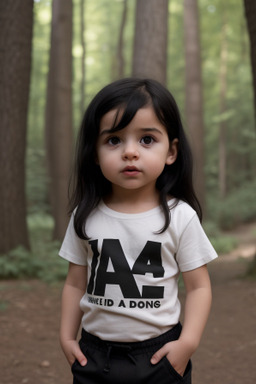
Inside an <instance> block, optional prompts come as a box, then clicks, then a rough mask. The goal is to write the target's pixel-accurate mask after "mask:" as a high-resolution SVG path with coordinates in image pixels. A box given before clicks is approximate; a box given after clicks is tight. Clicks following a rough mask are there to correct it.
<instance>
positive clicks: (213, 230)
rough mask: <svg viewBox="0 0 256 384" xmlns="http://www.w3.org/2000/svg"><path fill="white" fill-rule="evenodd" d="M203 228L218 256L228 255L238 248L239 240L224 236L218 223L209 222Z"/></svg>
mask: <svg viewBox="0 0 256 384" xmlns="http://www.w3.org/2000/svg"><path fill="white" fill-rule="evenodd" d="M203 227H204V230H205V232H206V234H207V236H208V237H209V239H210V241H211V243H212V245H213V247H214V249H215V251H216V252H217V253H218V254H224V253H228V252H230V251H232V250H233V249H234V248H235V247H236V246H237V240H236V239H235V238H234V237H233V236H229V235H225V234H223V233H222V232H221V231H220V229H219V228H218V226H217V225H216V223H214V222H210V221H207V222H205V223H204V224H203Z"/></svg>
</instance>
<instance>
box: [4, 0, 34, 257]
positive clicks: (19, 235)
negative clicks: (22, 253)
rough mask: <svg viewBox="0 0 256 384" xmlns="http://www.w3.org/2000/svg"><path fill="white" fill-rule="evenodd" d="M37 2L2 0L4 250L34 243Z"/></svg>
mask: <svg viewBox="0 0 256 384" xmlns="http://www.w3.org/2000/svg"><path fill="white" fill-rule="evenodd" d="M33 3H34V2H33V0H24V1H22V2H21V1H20V0H11V1H1V2H0V51H1V60H0V88H1V93H0V95H1V96H0V163H1V167H0V180H1V188H0V211H1V214H0V253H3V252H7V251H9V250H11V249H13V248H15V247H16V246H18V245H23V246H25V247H27V248H29V239H28V230H27V224H26V198H25V153H26V129H27V112H28V98H29V83H30V67H31V45H32V27H33Z"/></svg>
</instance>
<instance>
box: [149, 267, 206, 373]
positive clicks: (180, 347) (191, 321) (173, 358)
mask: <svg viewBox="0 0 256 384" xmlns="http://www.w3.org/2000/svg"><path fill="white" fill-rule="evenodd" d="M183 280H184V284H185V288H186V301H185V308H184V324H183V328H182V332H181V335H180V338H179V339H178V340H176V341H173V342H170V343H167V344H165V345H164V346H163V347H162V348H161V349H159V350H158V351H157V352H156V353H155V354H154V355H153V356H152V360H151V363H152V364H156V363H158V362H159V361H160V360H161V359H162V358H163V357H164V356H166V357H167V358H168V360H169V361H170V362H171V364H172V366H173V367H174V369H175V370H176V371H177V372H178V373H179V374H180V375H183V374H184V371H185V369H186V366H187V363H188V361H189V359H190V358H191V356H192V354H193V353H194V352H195V350H196V349H197V347H198V345H199V343H200V340H201V337H202V333H203V330H204V328H205V325H206V322H207V319H208V316H209V312H210V308H211V301H212V294H211V283H210V278H209V274H208V271H207V266H206V265H204V266H202V267H200V268H197V269H195V270H193V271H189V272H184V273H183Z"/></svg>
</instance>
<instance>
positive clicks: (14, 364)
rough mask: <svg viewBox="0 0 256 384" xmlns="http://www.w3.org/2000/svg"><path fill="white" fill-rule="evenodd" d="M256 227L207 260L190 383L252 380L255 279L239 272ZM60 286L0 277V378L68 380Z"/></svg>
mask: <svg viewBox="0 0 256 384" xmlns="http://www.w3.org/2000/svg"><path fill="white" fill-rule="evenodd" d="M255 233H256V224H253V225H250V226H246V227H243V228H240V229H238V230H237V232H236V236H237V238H238V240H239V244H240V245H239V247H238V248H237V249H236V250H235V251H234V252H232V253H231V254H228V255H222V256H221V257H219V259H218V260H216V261H214V262H213V263H212V264H210V265H209V271H210V275H211V280H212V286H213V306H212V311H211V315H210V318H209V321H208V324H207V327H206V330H205V333H204V336H203V339H202V342H201V345H200V347H199V349H198V351H197V352H196V353H195V355H194V356H193V384H222V383H225V384H255V383H256V363H255V362H256V281H255V280H254V281H253V280H249V279H245V278H244V274H245V271H246V269H247V267H248V262H249V261H250V259H251V257H252V256H253V254H255V244H256V243H255V238H253V235H252V234H254V236H255ZM61 288H62V286H61V285H55V286H49V285H46V284H44V283H42V282H40V281H24V280H23V281H1V282H0V323H1V331H0V351H1V357H0V373H1V375H0V383H1V384H22V383H23V384H25V383H29V384H71V382H72V379H71V373H70V369H69V366H68V365H67V363H66V361H65V358H64V356H63V354H62V352H61V350H60V347H59V341H58V327H59V317H60V296H61ZM181 300H182V301H184V293H181ZM131 384H132V383H131Z"/></svg>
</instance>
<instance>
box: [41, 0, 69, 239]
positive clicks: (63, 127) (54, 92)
mask: <svg viewBox="0 0 256 384" xmlns="http://www.w3.org/2000/svg"><path fill="white" fill-rule="evenodd" d="M71 84H72V0H66V1H64V2H63V1H61V0H53V3H52V31H51V48H50V64H49V73H48V87H47V102H46V123H45V137H46V150H47V164H48V172H49V177H50V200H51V206H52V213H53V217H54V221H55V228H54V233H53V237H54V238H55V239H62V237H63V235H64V233H65V229H66V226H67V221H68V217H67V203H68V200H67V189H68V180H69V176H70V165H71V153H72V88H71Z"/></svg>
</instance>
